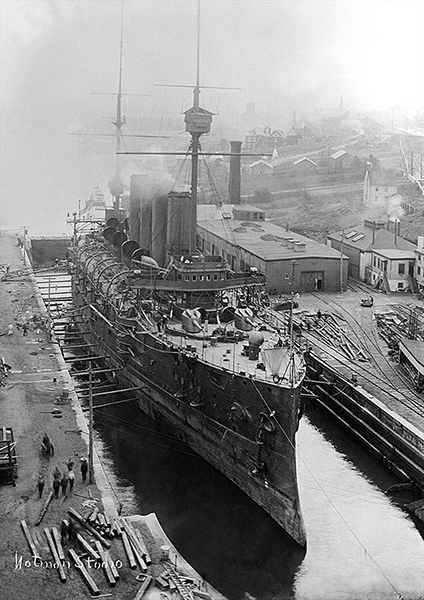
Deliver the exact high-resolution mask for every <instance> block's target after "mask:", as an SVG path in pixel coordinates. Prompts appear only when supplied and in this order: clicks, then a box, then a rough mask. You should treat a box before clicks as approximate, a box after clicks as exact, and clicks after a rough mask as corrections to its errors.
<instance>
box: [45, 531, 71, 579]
mask: <svg viewBox="0 0 424 600" xmlns="http://www.w3.org/2000/svg"><path fill="white" fill-rule="evenodd" d="M44 533H45V534H46V538H47V542H48V544H49V548H50V552H51V553H52V556H53V559H54V561H55V563H56V564H57V570H58V571H59V577H60V580H61V581H62V583H65V581H66V573H65V569H64V568H63V565H62V562H61V560H60V558H59V555H58V553H57V550H56V546H55V545H54V541H53V538H52V534H51V533H50V531H49V529H48V528H47V527H46V528H45V530H44Z"/></svg>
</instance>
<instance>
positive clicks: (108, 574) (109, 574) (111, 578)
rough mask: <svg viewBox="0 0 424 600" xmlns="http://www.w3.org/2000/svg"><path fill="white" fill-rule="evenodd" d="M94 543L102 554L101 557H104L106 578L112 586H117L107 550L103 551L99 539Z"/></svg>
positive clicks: (103, 565) (103, 563)
mask: <svg viewBox="0 0 424 600" xmlns="http://www.w3.org/2000/svg"><path fill="white" fill-rule="evenodd" d="M94 543H95V545H96V548H97V552H98V553H99V554H100V558H101V559H102V568H103V569H104V572H105V575H106V579H107V581H108V583H109V585H110V587H115V585H116V579H115V577H114V576H113V574H112V571H111V568H110V564H109V561H108V559H107V556H106V554H105V552H104V551H103V548H102V545H101V543H100V542H99V541H98V540H96V541H95V542H94Z"/></svg>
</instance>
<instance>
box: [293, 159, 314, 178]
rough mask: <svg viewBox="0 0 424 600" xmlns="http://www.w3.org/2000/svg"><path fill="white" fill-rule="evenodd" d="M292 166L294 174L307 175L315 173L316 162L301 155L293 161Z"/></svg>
mask: <svg viewBox="0 0 424 600" xmlns="http://www.w3.org/2000/svg"><path fill="white" fill-rule="evenodd" d="M293 167H294V172H295V174H296V175H309V174H311V173H315V171H316V170H317V163H316V162H314V161H313V160H311V159H310V158H308V157H307V156H302V158H299V159H298V160H296V161H295V162H294V163H293Z"/></svg>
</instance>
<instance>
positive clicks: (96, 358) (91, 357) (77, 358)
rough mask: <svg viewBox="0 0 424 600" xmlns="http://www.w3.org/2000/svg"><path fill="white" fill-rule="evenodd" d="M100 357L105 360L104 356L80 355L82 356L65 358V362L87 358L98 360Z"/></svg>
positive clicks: (80, 360)
mask: <svg viewBox="0 0 424 600" xmlns="http://www.w3.org/2000/svg"><path fill="white" fill-rule="evenodd" d="M99 358H102V359H103V360H105V357H104V356H80V357H75V358H65V362H69V363H72V362H83V361H86V360H98V359H99Z"/></svg>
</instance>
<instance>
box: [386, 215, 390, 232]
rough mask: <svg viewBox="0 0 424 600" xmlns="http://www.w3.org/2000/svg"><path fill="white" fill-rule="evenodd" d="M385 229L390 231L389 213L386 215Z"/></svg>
mask: <svg viewBox="0 0 424 600" xmlns="http://www.w3.org/2000/svg"><path fill="white" fill-rule="evenodd" d="M387 231H390V215H387Z"/></svg>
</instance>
